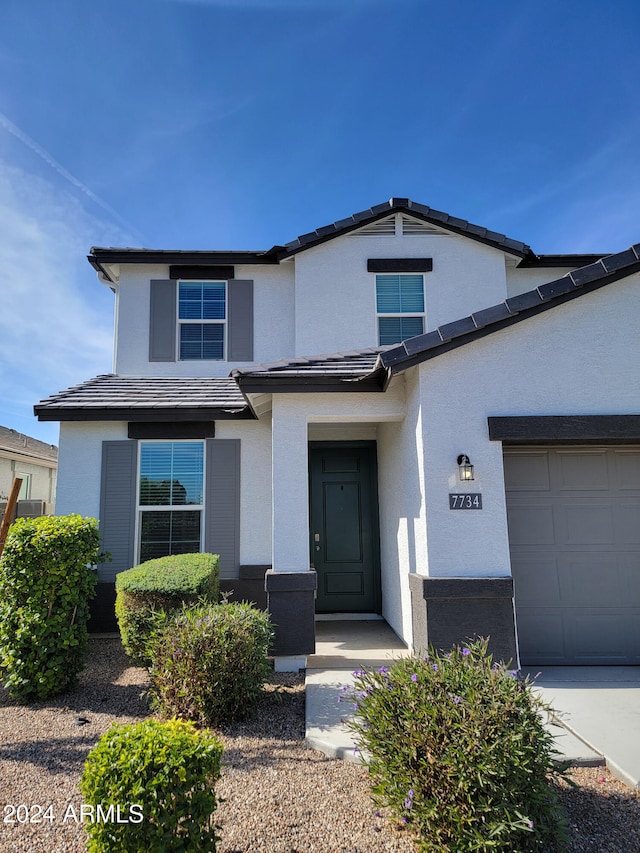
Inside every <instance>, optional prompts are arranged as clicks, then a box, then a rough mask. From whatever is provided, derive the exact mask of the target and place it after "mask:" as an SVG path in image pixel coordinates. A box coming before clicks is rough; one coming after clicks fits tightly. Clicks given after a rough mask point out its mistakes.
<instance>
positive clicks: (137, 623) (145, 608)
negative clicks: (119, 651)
mask: <svg viewBox="0 0 640 853" xmlns="http://www.w3.org/2000/svg"><path fill="white" fill-rule="evenodd" d="M219 593H220V570H219V557H218V556H217V554H174V555H171V556H169V557H159V558H158V559H156V560H147V562H145V563H141V564H140V565H139V566H134V567H133V568H132V569H128V570H127V571H125V572H120V573H119V574H118V575H116V618H117V620H118V627H119V629H120V637H121V639H122V645H123V646H124V649H125V651H126V652H127V654H128V655H129V657H131V658H133V659H134V660H135V661H136V662H137V663H140V664H143V665H145V666H148V665H149V663H150V662H151V657H150V652H149V643H150V640H151V638H152V637H153V635H154V634H155V633H156V632H157V631H158V630H159V629H160V628H161V627H162V626H163V625H164V624H165V622H166V621H167V618H168V617H169V616H170V615H171V614H172V613H175V612H176V611H177V610H179V609H180V608H181V607H182V606H183V605H185V604H195V603H196V602H197V601H198V600H199V599H201V598H204V599H206V600H207V601H211V602H216V601H217V600H218V596H219Z"/></svg>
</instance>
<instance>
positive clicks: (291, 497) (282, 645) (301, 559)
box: [265, 394, 316, 672]
mask: <svg viewBox="0 0 640 853" xmlns="http://www.w3.org/2000/svg"><path fill="white" fill-rule="evenodd" d="M271 464H272V474H273V477H272V482H273V487H272V488H273V491H272V498H273V502H272V503H273V524H272V527H273V557H272V567H273V568H272V569H271V570H270V571H268V572H267V573H266V575H265V589H266V592H267V609H268V610H269V615H270V618H271V621H272V622H273V624H274V625H275V641H274V649H273V652H274V655H275V668H276V671H277V672H287V671H297V670H298V669H302V668H304V667H305V666H306V656H307V655H308V654H313V652H314V651H315V590H316V574H315V572H314V571H311V569H310V565H309V460H308V448H307V419H306V414H305V412H304V411H303V410H302V409H301V408H300V403H299V402H296V401H295V400H292V399H291V398H290V397H287V395H280V394H274V395H273V402H272V445H271Z"/></svg>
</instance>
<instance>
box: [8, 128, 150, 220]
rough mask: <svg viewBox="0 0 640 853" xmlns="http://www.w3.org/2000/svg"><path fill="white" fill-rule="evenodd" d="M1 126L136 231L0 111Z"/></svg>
mask: <svg viewBox="0 0 640 853" xmlns="http://www.w3.org/2000/svg"><path fill="white" fill-rule="evenodd" d="M0 127H2V128H4V130H6V131H7V132H8V133H10V134H11V135H12V136H14V137H15V138H16V139H18V140H19V141H20V142H22V143H23V144H24V145H25V146H26V147H27V148H29V150H31V151H33V153H34V154H37V155H38V157H40V158H41V159H42V160H44V162H45V163H47V164H48V165H49V166H51V168H52V169H53V170H54V172H56V173H57V174H58V175H59V176H60V177H62V178H64V179H65V181H68V183H69V184H71V186H73V187H75V189H77V190H79V191H80V192H81V193H82V194H83V195H85V196H86V197H87V198H88V199H90V200H91V201H92V202H93V203H94V204H96V205H97V206H98V207H100V208H101V209H102V210H104V211H105V212H106V213H108V214H109V216H110V217H111V218H112V219H113V220H115V221H116V222H119V223H120V225H121V226H123V227H124V228H126V229H127V231H130V232H135V230H136V229H135V228H134V227H133V226H132V225H131V224H130V223H129V222H127V221H126V220H125V219H123V218H122V217H121V216H120V214H119V213H118V212H117V211H115V210H114V209H113V208H112V207H111V206H110V205H109V204H107V202H106V201H104V200H103V199H101V198H100V196H98V195H96V194H95V193H94V192H93V191H92V190H91V189H89V187H88V186H87V185H86V184H84V183H83V182H82V181H80V180H79V179H78V178H76V177H75V176H74V175H72V174H71V172H69V171H68V170H67V169H65V168H64V166H63V165H62V164H61V163H58V161H57V160H56V159H55V158H54V157H52V156H51V154H49V152H48V151H47V150H46V149H45V148H43V147H42V145H39V144H38V143H37V142H36V141H35V139H32V138H31V137H30V136H29V135H28V134H26V133H25V132H24V131H23V130H21V129H20V128H19V127H18V126H17V125H16V124H14V123H13V122H12V121H11V119H9V118H8V117H7V116H6V115H5V114H4V113H1V112H0Z"/></svg>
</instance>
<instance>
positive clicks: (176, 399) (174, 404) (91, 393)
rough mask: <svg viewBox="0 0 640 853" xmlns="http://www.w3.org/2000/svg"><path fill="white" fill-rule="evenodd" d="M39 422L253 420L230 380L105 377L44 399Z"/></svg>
mask: <svg viewBox="0 0 640 853" xmlns="http://www.w3.org/2000/svg"><path fill="white" fill-rule="evenodd" d="M34 410H35V413H36V415H37V416H38V418H39V419H40V420H55V421H58V420H83V421H88V420H207V419H208V420H212V419H213V418H216V419H222V418H245V417H253V413H252V412H251V410H250V407H249V405H248V403H247V401H246V399H245V398H244V396H243V395H242V393H241V391H240V389H239V388H238V386H237V384H236V382H234V380H233V379H230V378H223V379H215V378H211V377H198V378H192V377H188V378H180V377H172V378H164V377H155V376H154V377H127V376H115V375H114V374H105V375H103V376H96V377H95V378H94V379H89V380H88V381H87V382H83V383H81V384H80V385H75V386H73V387H72V388H67V389H66V390H65V391H60V392H59V393H58V394H53V395H51V396H50V397H47V398H46V399H45V400H41V401H40V402H39V403H38V404H37V405H36V406H35V407H34Z"/></svg>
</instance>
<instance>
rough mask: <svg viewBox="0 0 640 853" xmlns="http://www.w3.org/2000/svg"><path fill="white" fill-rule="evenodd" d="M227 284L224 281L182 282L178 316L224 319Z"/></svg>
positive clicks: (185, 318) (182, 317)
mask: <svg viewBox="0 0 640 853" xmlns="http://www.w3.org/2000/svg"><path fill="white" fill-rule="evenodd" d="M225 303H226V285H225V283H224V282H223V281H211V282H209V281H205V282H203V281H189V282H182V281H181V282H180V287H179V294H178V317H179V318H180V320H224V319H225V317H226V308H225Z"/></svg>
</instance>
